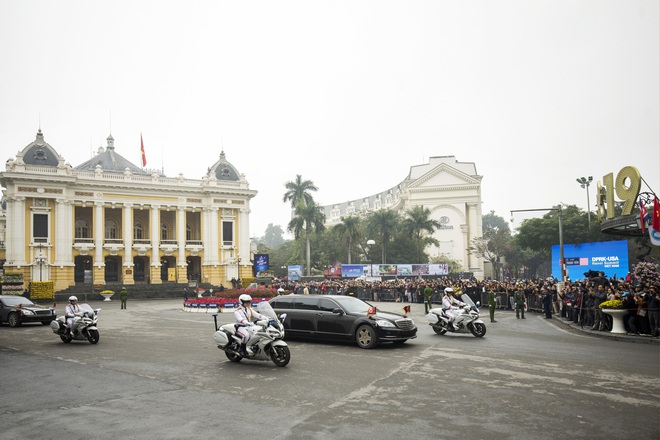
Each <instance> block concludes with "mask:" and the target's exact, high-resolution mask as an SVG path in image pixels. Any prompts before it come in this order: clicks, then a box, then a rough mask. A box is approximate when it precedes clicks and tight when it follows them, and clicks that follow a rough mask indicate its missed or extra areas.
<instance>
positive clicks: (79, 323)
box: [50, 304, 101, 344]
mask: <svg viewBox="0 0 660 440" xmlns="http://www.w3.org/2000/svg"><path fill="white" fill-rule="evenodd" d="M100 311H101V309H92V308H91V307H90V306H89V304H80V312H78V313H76V314H75V316H74V317H73V323H72V324H71V331H68V329H67V327H66V317H65V316H60V317H58V318H57V319H56V320H54V321H51V322H50V328H51V329H52V330H53V333H55V334H57V335H59V336H60V339H62V342H65V343H67V344H68V343H69V342H71V341H73V340H76V341H89V343H90V344H97V343H98V342H99V338H100V335H99V330H98V327H97V323H98V321H99V312H100Z"/></svg>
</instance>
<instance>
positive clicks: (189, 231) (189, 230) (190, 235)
mask: <svg viewBox="0 0 660 440" xmlns="http://www.w3.org/2000/svg"><path fill="white" fill-rule="evenodd" d="M194 239H195V237H194V236H193V228H192V226H191V225H190V224H187V225H186V241H190V240H194Z"/></svg>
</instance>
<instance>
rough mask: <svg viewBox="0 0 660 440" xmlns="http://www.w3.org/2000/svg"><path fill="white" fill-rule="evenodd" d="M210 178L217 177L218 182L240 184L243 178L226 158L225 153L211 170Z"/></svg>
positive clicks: (208, 174) (209, 172)
mask: <svg viewBox="0 0 660 440" xmlns="http://www.w3.org/2000/svg"><path fill="white" fill-rule="evenodd" d="M206 175H207V176H208V177H211V176H215V178H216V179H218V180H225V181H230V182H238V181H239V180H240V178H241V176H240V174H239V172H238V171H237V170H236V168H234V165H232V164H230V163H229V162H228V161H227V159H226V158H225V152H224V151H222V152H221V153H220V159H219V160H218V161H217V162H216V163H215V164H214V165H213V166H212V167H211V168H209V171H208V173H206Z"/></svg>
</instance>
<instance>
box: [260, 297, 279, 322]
mask: <svg viewBox="0 0 660 440" xmlns="http://www.w3.org/2000/svg"><path fill="white" fill-rule="evenodd" d="M257 312H259V313H261V314H262V315H265V316H268V317H269V318H270V319H274V320H276V321H277V314H276V313H275V310H273V307H272V306H271V305H270V303H269V302H268V301H262V302H260V303H259V304H257Z"/></svg>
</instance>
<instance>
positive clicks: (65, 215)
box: [53, 199, 73, 266]
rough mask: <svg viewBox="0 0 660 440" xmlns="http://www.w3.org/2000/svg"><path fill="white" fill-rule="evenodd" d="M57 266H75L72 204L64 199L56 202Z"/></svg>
mask: <svg viewBox="0 0 660 440" xmlns="http://www.w3.org/2000/svg"><path fill="white" fill-rule="evenodd" d="M54 220H55V240H54V243H53V246H54V255H55V261H54V262H53V264H54V265H55V266H70V265H72V264H73V262H72V259H73V252H72V249H73V213H72V206H71V203H69V202H67V201H66V200H64V199H57V200H55V219H54Z"/></svg>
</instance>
